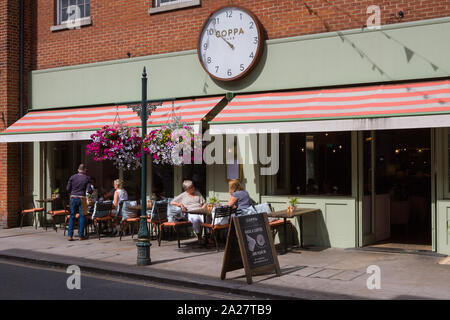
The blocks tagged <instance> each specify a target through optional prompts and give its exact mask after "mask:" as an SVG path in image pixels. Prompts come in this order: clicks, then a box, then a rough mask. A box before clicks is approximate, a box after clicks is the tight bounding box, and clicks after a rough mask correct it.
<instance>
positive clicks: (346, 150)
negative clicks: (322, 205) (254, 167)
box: [265, 132, 352, 196]
mask: <svg viewBox="0 0 450 320" xmlns="http://www.w3.org/2000/svg"><path fill="white" fill-rule="evenodd" d="M279 152H280V157H279V164H280V165H279V170H278V173H277V174H276V175H274V176H268V179H267V181H266V182H267V183H266V190H265V194H266V195H277V194H278V195H340V196H349V195H351V180H352V179H351V172H352V169H351V133H350V132H336V133H289V134H280V143H279Z"/></svg>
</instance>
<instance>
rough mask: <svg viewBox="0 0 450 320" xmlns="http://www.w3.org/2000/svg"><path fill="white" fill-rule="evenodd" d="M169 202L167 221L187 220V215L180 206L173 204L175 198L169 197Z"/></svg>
mask: <svg viewBox="0 0 450 320" xmlns="http://www.w3.org/2000/svg"><path fill="white" fill-rule="evenodd" d="M168 201H169V203H168V204H167V221H169V222H180V221H186V220H187V217H186V215H185V214H184V213H183V210H181V208H180V207H177V206H174V205H172V204H171V202H172V201H173V199H168Z"/></svg>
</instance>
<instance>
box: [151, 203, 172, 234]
mask: <svg viewBox="0 0 450 320" xmlns="http://www.w3.org/2000/svg"><path fill="white" fill-rule="evenodd" d="M167 206H168V202H167V200H161V201H153V207H152V211H151V214H150V218H148V219H147V223H148V224H149V228H148V229H149V230H150V235H153V229H155V231H156V238H157V239H159V231H160V229H159V226H160V225H161V224H162V223H164V222H167Z"/></svg>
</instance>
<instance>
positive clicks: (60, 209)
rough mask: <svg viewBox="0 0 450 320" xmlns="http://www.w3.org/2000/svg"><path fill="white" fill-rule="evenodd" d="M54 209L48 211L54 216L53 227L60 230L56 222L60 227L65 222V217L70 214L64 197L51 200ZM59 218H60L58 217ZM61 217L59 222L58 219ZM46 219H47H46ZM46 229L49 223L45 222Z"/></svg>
mask: <svg viewBox="0 0 450 320" xmlns="http://www.w3.org/2000/svg"><path fill="white" fill-rule="evenodd" d="M51 208H52V210H50V211H48V213H49V214H50V215H51V216H52V227H53V229H55V231H56V232H58V228H57V227H56V224H57V223H59V224H60V227H61V224H62V223H65V217H66V216H67V215H68V214H70V212H69V210H67V209H66V206H65V201H64V199H63V198H55V199H53V200H52V202H51ZM57 218H58V219H57ZM59 219H61V220H60V221H59V222H57V221H56V220H59ZM44 220H46V219H44ZM45 230H46V231H47V223H45Z"/></svg>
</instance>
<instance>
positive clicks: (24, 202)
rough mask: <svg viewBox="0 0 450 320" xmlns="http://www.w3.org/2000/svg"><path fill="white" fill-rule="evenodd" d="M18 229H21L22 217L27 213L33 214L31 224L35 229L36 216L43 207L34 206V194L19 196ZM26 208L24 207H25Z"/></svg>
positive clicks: (36, 223)
mask: <svg viewBox="0 0 450 320" xmlns="http://www.w3.org/2000/svg"><path fill="white" fill-rule="evenodd" d="M20 208H21V210H22V211H21V212H20V229H22V226H23V218H24V216H26V215H28V214H32V215H33V220H34V221H33V224H34V226H35V229H37V225H38V221H37V217H38V215H39V213H41V212H44V208H36V206H35V204H34V195H27V196H23V197H21V198H20ZM25 208H26V209H25Z"/></svg>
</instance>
